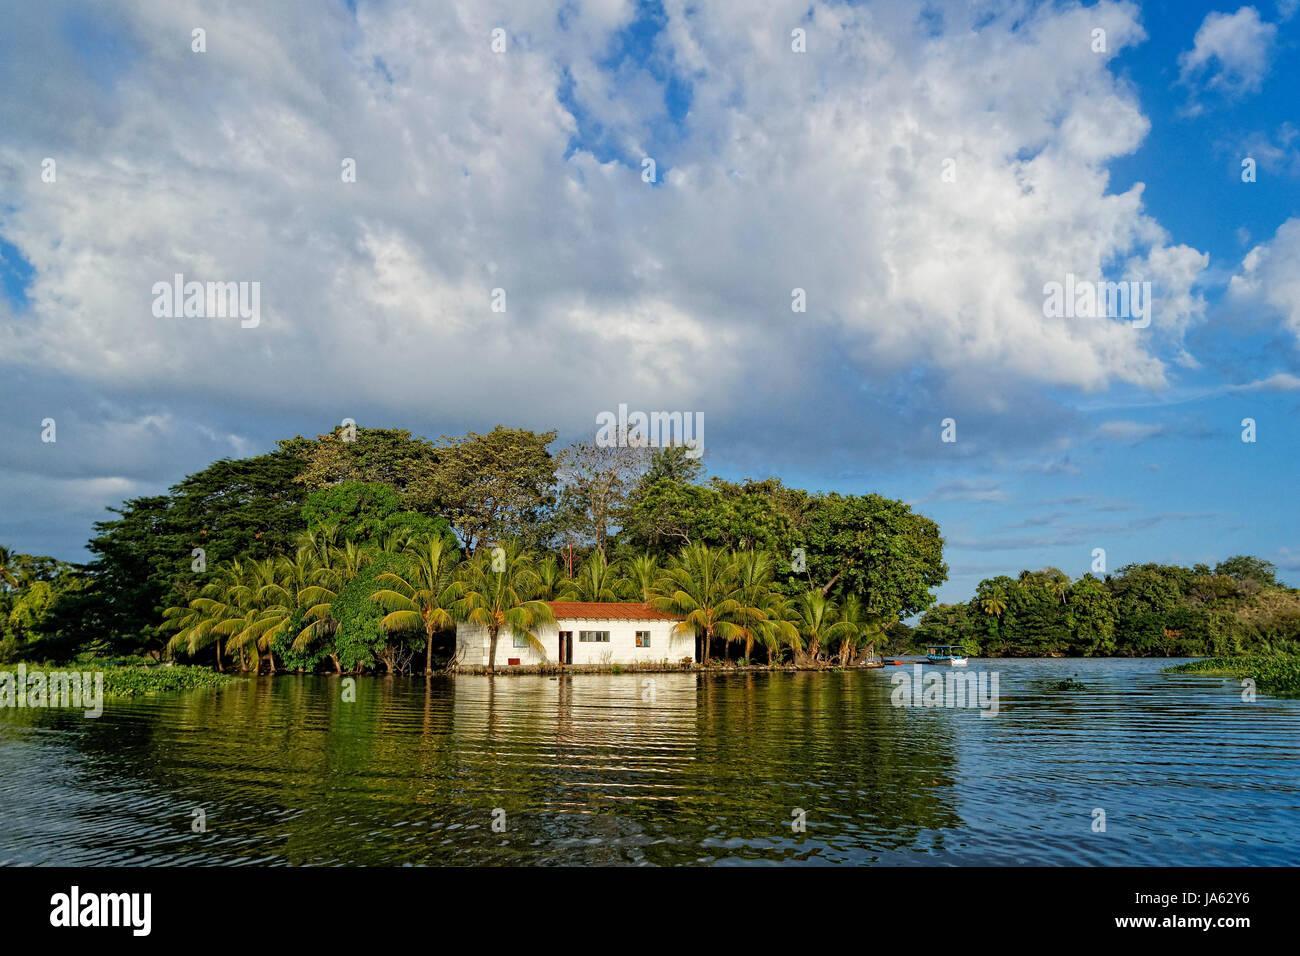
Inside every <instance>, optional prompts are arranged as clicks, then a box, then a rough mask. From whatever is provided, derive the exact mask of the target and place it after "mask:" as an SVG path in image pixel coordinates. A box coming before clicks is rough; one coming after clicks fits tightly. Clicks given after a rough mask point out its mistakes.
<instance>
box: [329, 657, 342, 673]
mask: <svg viewBox="0 0 1300 956" xmlns="http://www.w3.org/2000/svg"><path fill="white" fill-rule="evenodd" d="M330 660H332V661H333V662H334V673H336V674H342V673H343V667H342V666H341V665H340V664H339V656H338V655H337V654H331V655H330Z"/></svg>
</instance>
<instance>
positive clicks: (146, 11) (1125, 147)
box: [0, 0, 1300, 600]
mask: <svg viewBox="0 0 1300 956" xmlns="http://www.w3.org/2000/svg"><path fill="white" fill-rule="evenodd" d="M442 6H443V7H444V8H445V9H443V10H442V11H441V15H439V16H435V17H430V16H428V15H427V14H420V13H419V12H418V11H416V10H413V9H411V8H408V6H407V5H406V4H403V3H399V2H373V3H368V2H366V0H361V2H358V3H348V4H336V5H334V6H333V7H325V8H322V10H321V11H317V12H316V13H314V14H312V15H310V16H309V15H308V14H307V13H305V12H300V11H291V10H255V11H244V12H242V13H240V14H239V15H238V16H236V15H235V14H234V13H232V12H230V11H228V10H225V9H223V8H216V7H211V8H210V7H208V6H206V5H204V4H201V3H195V4H181V5H168V4H141V5H137V6H134V7H132V8H130V9H127V10H116V9H106V8H104V7H103V6H102V5H98V4H88V3H71V2H69V3H64V2H59V3H54V4H52V5H51V6H50V7H49V8H48V13H40V14H39V15H38V12H37V11H34V10H22V9H20V10H18V11H16V12H15V13H14V14H13V18H12V19H13V23H12V24H11V29H8V30H7V31H6V32H5V34H4V35H0V81H2V82H3V83H4V84H5V88H6V89H9V90H21V91H23V95H22V96H10V97H7V98H6V100H5V102H4V104H3V105H0V130H3V132H2V133H0V190H3V193H4V196H3V199H0V383H3V384H0V392H2V393H3V397H4V401H5V406H6V408H7V409H8V410H9V414H7V415H6V416H5V420H4V423H3V424H2V425H0V429H3V432H2V433H0V441H3V447H5V448H6V449H7V450H8V452H9V453H8V454H6V455H5V456H4V457H3V458H0V494H2V495H3V497H4V499H5V501H6V502H7V503H8V507H6V508H5V509H4V511H3V513H0V541H2V542H4V543H5V544H7V545H9V546H11V547H15V548H18V549H20V550H23V551H31V552H38V553H51V554H55V555H57V556H59V557H63V558H68V559H74V560H75V559H78V558H80V557H81V556H82V555H83V554H84V552H83V551H82V550H81V548H82V545H83V544H84V542H85V540H86V538H87V537H88V535H89V532H90V528H91V523H92V522H93V521H94V520H96V519H97V518H99V517H102V516H103V515H104V511H103V509H104V508H105V507H108V506H111V505H115V504H117V503H119V502H120V501H121V500H123V499H124V498H126V497H131V496H134V495H139V494H146V493H151V492H154V491H156V490H159V489H161V488H164V487H166V486H168V485H170V484H172V483H174V482H175V481H177V480H179V479H180V478H181V477H183V476H184V475H185V474H187V473H189V472H191V471H194V470H196V469H197V468H199V467H202V466H203V465H204V464H206V463H207V462H209V461H211V460H213V459H214V458H217V457H222V456H228V455H243V454H253V453H256V452H259V451H262V450H266V449H269V448H270V447H272V445H273V442H274V440H275V439H277V438H281V437H286V436H288V435H292V434H296V433H302V434H315V433H317V432H320V431H324V430H326V429H328V428H329V427H331V426H332V425H333V424H335V423H337V422H338V421H340V420H342V419H343V418H345V417H350V418H354V419H356V420H357V421H359V422H360V423H361V424H363V425H369V424H374V425H395V426H401V427H408V428H410V429H412V430H413V431H416V432H419V433H422V434H426V435H429V436H431V437H436V436H437V435H439V434H443V433H452V434H454V433H457V432H461V431H463V430H465V429H468V428H475V429H485V428H490V427H491V426H492V425H494V424H496V423H498V422H504V423H508V424H516V425H525V426H528V427H536V428H550V427H556V428H558V429H559V430H560V434H561V440H562V441H564V442H567V441H571V440H576V439H578V438H582V437H589V436H590V434H591V432H592V431H593V429H594V420H595V416H596V415H597V414H598V413H599V412H601V411H603V410H609V409H615V408H617V407H618V404H619V403H622V402H626V403H628V404H629V405H630V406H631V407H633V408H638V407H639V408H645V409H681V410H692V411H696V410H698V411H702V412H703V413H704V416H705V420H706V439H705V443H706V446H707V458H706V461H707V464H708V466H709V468H710V470H711V471H712V472H714V473H717V474H721V475H724V476H726V477H731V478H741V477H765V476H767V475H769V474H775V475H778V476H780V477H781V478H782V479H784V480H785V481H786V482H787V483H790V484H795V485H800V486H803V487H809V488H815V489H823V490H839V491H845V492H869V491H876V492H879V493H881V494H885V495H889V496H892V497H898V498H902V499H904V500H907V501H909V502H911V503H913V504H914V505H915V506H916V507H917V508H918V509H919V510H921V511H922V512H924V513H926V514H928V515H931V516H932V517H934V518H936V519H937V520H938V521H939V522H940V524H941V527H942V528H943V531H944V535H945V538H946V539H947V542H948V546H947V559H948V561H949V564H950V565H951V567H952V573H951V577H950V581H949V583H948V584H947V585H945V586H944V588H943V589H942V590H941V592H940V595H941V597H942V598H944V599H948V600H958V599H962V598H964V597H965V596H967V595H968V594H969V593H970V592H971V590H972V589H973V587H974V585H975V583H976V582H977V581H978V580H979V579H980V578H981V577H985V576H989V575H992V574H996V573H1011V574H1014V573H1016V572H1018V571H1019V570H1020V569H1022V568H1038V567H1043V566H1047V565H1054V566H1057V567H1060V568H1062V569H1063V570H1065V571H1067V572H1068V573H1070V574H1071V575H1078V574H1081V573H1083V572H1084V571H1086V570H1088V567H1089V565H1090V563H1091V561H1092V552H1093V549H1094V548H1104V549H1105V550H1106V553H1107V558H1106V561H1107V565H1108V567H1109V568H1111V569H1114V568H1117V567H1119V566H1121V565H1123V564H1126V563H1129V562H1133V561H1167V562H1177V563H1187V564H1190V563H1195V562H1207V563H1213V562H1215V561H1217V560H1221V559H1222V558H1224V557H1227V556H1229V555H1231V554H1236V553H1254V554H1259V555H1261V556H1263V557H1265V558H1268V559H1270V560H1273V561H1275V562H1276V563H1277V564H1278V565H1279V567H1280V568H1281V571H1282V576H1283V577H1284V578H1285V579H1287V580H1289V581H1291V582H1292V583H1295V584H1300V535H1298V534H1297V532H1298V531H1300V526H1298V522H1297V518H1296V512H1295V508H1294V506H1293V504H1292V501H1291V495H1290V491H1291V489H1292V487H1294V485H1295V483H1296V482H1295V477H1296V475H1295V471H1296V466H1295V464H1294V463H1295V461H1296V455H1295V451H1296V449H1297V448H1298V447H1300V425H1298V424H1297V421H1298V419H1300V416H1298V414H1297V413H1298V412H1300V356H1298V354H1297V340H1298V337H1300V285H1298V284H1297V280H1296V278H1295V277H1296V276H1297V275H1298V274H1300V272H1298V270H1297V268H1296V267H1297V264H1300V262H1298V260H1300V116H1298V115H1297V108H1296V104H1297V103H1298V102H1300V96H1297V84H1296V81H1295V77H1296V76H1297V75H1300V30H1298V29H1297V24H1300V15H1297V11H1296V6H1297V4H1296V3H1294V2H1283V3H1280V4H1279V3H1275V2H1272V0H1268V2H1261V3H1258V4H1255V5H1253V6H1251V5H1235V4H1215V3H1200V2H1183V3H1172V2H1170V3H1155V2H1153V3H1142V4H1136V3H1135V4H1125V3H1119V4H1116V3H1102V4H1083V5H1081V4H1074V3H975V4H972V3H966V2H952V3H942V2H934V3H930V4H926V5H925V6H924V8H923V9H921V10H918V5H916V4H914V3H904V2H901V0H900V2H896V3H875V2H871V3H862V4H835V3H831V4H821V3H816V4H809V3H804V2H800V3H780V2H778V3H774V4H772V5H770V8H768V7H767V6H766V5H765V8H764V10H763V11H762V12H761V13H755V12H753V9H752V6H746V5H742V4H731V3H726V2H719V3H716V4H709V5H707V6H706V7H703V8H701V7H699V6H691V5H687V4H682V3H667V4H658V3H655V4H645V3H643V4H633V3H627V2H621V0H572V2H567V3H563V4H555V5H549V6H548V5H544V4H536V5H529V7H530V9H528V10H526V11H521V10H518V9H515V6H517V5H512V4H507V3H500V4H497V3H493V2H486V3H468V2H466V3H463V4H459V3H453V2H450V0H448V2H446V3H444V4H443V5H442ZM195 27H201V28H203V29H204V30H205V31H206V34H205V37H206V47H207V48H206V51H205V52H203V53H196V52H195V51H194V50H193V49H192V46H191V43H192V33H191V31H192V30H193V29H194V28H195ZM497 28H500V29H504V30H505V31H506V36H507V38H508V43H507V48H506V50H505V51H504V52H503V53H494V52H493V51H492V50H491V48H490V40H491V35H492V30H493V29H497ZM1097 28H1101V29H1104V30H1105V31H1106V39H1107V48H1106V49H1105V50H1104V51H1097V50H1095V49H1093V48H1092V45H1093V44H1094V34H1093V31H1094V30H1095V29H1097ZM794 29H802V30H804V31H805V42H806V48H805V52H803V53H797V52H795V51H794V50H793V49H792V48H791V31H792V30H794ZM345 157H350V158H353V159H355V161H356V167H357V170H358V176H357V181H356V182H355V183H348V184H344V183H343V182H342V181H341V180H340V176H339V168H340V162H341V161H342V160H343V159H344V158H345ZM644 157H651V158H653V159H654V162H655V169H656V179H655V181H654V182H653V183H646V182H644V181H643V179H642V176H641V173H642V168H643V167H642V159H643V158H644ZM1246 157H1251V158H1253V159H1254V160H1255V163H1256V181H1255V182H1249V183H1248V182H1243V181H1242V166H1241V163H1242V160H1243V159H1244V158H1246ZM47 158H52V159H54V160H55V162H56V164H57V170H58V176H57V180H56V181H55V182H53V183H50V182H44V181H42V178H41V171H42V161H43V160H44V159H47ZM948 159H952V160H953V161H954V162H955V169H956V176H957V180H956V182H955V183H952V182H946V181H944V180H943V179H942V178H941V177H940V170H941V168H942V164H943V163H944V161H945V160H948ZM176 272H183V273H184V274H185V275H186V276H187V278H194V279H199V280H249V281H259V282H261V283H262V302H263V310H264V313H263V316H262V321H261V323H260V324H259V326H258V327H257V328H255V329H240V328H239V324H238V322H234V323H231V322H229V321H227V320H222V319H197V320H195V319H191V320H160V319H158V318H156V317H155V316H154V315H153V314H152V313H151V311H150V303H151V294H150V290H151V289H152V286H153V283H154V282H156V281H159V280H170V278H171V276H172V275H173V274H175V273H176ZM1066 273H1073V274H1076V275H1078V276H1079V277H1081V278H1092V279H1096V280H1101V279H1111V280H1115V279H1119V278H1122V277H1129V278H1132V279H1135V280H1145V281H1151V282H1152V283H1153V286H1154V290H1155V291H1154V295H1155V312H1154V320H1153V322H1152V324H1151V326H1150V327H1149V328H1145V329H1132V328H1129V327H1128V326H1127V324H1126V323H1125V322H1123V321H1122V320H1119V319H1106V318H1102V319H1097V320H1073V321H1071V320H1061V319H1053V318H1045V317H1044V316H1043V314H1042V311H1041V308H1040V307H1041V304H1042V295H1041V288H1042V285H1043V283H1044V282H1045V281H1049V280H1055V279H1060V278H1062V277H1063V276H1064V275H1065V274H1066ZM495 288H503V289H505V290H506V291H507V294H508V297H509V303H510V304H509V307H508V309H507V311H506V312H505V313H494V312H492V311H491V309H490V308H489V307H488V302H489V297H490V293H491V290H493V289H495ZM795 288H801V289H804V290H805V291H806V295H807V298H808V302H809V306H808V311H807V312H806V313H792V312H791V310H790V302H791V292H792V290H793V289H795ZM521 370H522V374H521ZM46 417H54V418H55V419H56V420H57V421H58V441H57V442H56V443H55V444H53V445H50V444H45V443H42V442H41V441H40V438H39V436H40V422H41V421H42V419H44V418H46ZM950 417H951V418H953V419H955V420H956V422H957V435H958V439H957V441H956V442H955V443H945V442H942V441H940V431H941V422H942V421H943V420H944V419H945V418H950ZM1246 418H1251V419H1253V420H1254V421H1255V422H1256V428H1257V440H1256V441H1255V442H1253V443H1246V442H1243V441H1242V440H1241V434H1242V426H1241V422H1242V420H1243V419H1246Z"/></svg>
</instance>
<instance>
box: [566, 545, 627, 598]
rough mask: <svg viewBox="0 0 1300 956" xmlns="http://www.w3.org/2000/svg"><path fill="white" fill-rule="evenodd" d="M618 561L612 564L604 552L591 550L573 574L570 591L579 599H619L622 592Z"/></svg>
mask: <svg viewBox="0 0 1300 956" xmlns="http://www.w3.org/2000/svg"><path fill="white" fill-rule="evenodd" d="M618 574H619V567H618V564H617V562H616V563H614V564H610V563H609V562H608V561H607V560H606V559H605V554H604V552H602V551H600V550H599V549H598V550H596V551H593V552H591V554H590V555H589V556H588V557H587V560H586V561H584V562H582V567H581V568H579V569H578V573H577V574H575V575H574V576H573V580H572V581H571V582H569V583H570V587H569V588H567V590H568V592H569V593H571V594H572V595H573V597H574V598H576V599H577V600H579V601H617V600H618V599H619V598H620V597H622V594H620V593H619V592H620V591H621V590H622V588H621V587H620V585H621V583H622V582H621V581H620V580H619V577H618Z"/></svg>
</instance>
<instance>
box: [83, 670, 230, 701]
mask: <svg viewBox="0 0 1300 956" xmlns="http://www.w3.org/2000/svg"><path fill="white" fill-rule="evenodd" d="M94 669H95V670H102V671H103V672H104V696H105V697H141V696H148V695H152V694H166V693H173V692H175V691H182V690H196V689H197V688H200V687H224V686H225V685H227V684H233V683H234V682H236V681H238V680H239V678H238V677H231V676H230V675H228V674H218V673H217V672H216V671H214V670H212V669H211V668H208V667H195V666H187V665H183V664H176V665H173V666H171V667H160V666H153V667H115V666H108V667H94Z"/></svg>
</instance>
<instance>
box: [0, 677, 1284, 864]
mask: <svg viewBox="0 0 1300 956" xmlns="http://www.w3.org/2000/svg"><path fill="white" fill-rule="evenodd" d="M1170 663H1174V662H1171V661H1168V660H992V661H991V660H972V661H971V663H970V667H969V669H968V670H970V671H972V672H976V673H979V672H989V673H992V672H996V673H997V675H998V689H999V707H998V713H997V715H996V716H993V717H981V716H980V713H979V711H978V710H974V709H951V708H903V707H895V706H892V705H891V691H892V690H893V685H892V684H891V673H892V672H895V671H897V670H899V669H898V668H885V669H882V670H875V671H857V672H846V673H839V674H833V673H795V674H787V673H778V674H744V675H730V676H718V675H698V674H690V673H683V674H656V675H630V674H629V675H609V676H590V675H579V676H573V677H569V678H561V679H551V678H547V677H541V676H534V677H499V678H497V679H496V680H495V681H493V680H490V679H488V678H483V677H457V678H446V677H438V678H435V679H433V680H431V681H427V682H426V681H425V680H424V679H423V678H413V679H412V678H397V679H384V678H359V679H358V680H357V682H356V695H357V699H356V701H355V702H354V703H345V702H343V701H342V699H341V697H342V695H341V693H340V691H341V686H340V681H339V679H338V678H336V677H277V678H260V679H256V680H250V681H247V682H245V683H244V684H241V685H239V686H236V687H231V688H228V689H223V690H221V691H211V690H205V691H199V692H194V693H190V694H183V695H166V696H160V697H153V698H143V699H129V700H127V699H109V700H108V701H107V702H106V707H105V712H104V714H103V716H102V717H100V718H99V719H97V720H88V719H86V718H84V717H83V716H81V714H80V712H78V711H30V710H23V711H17V710H0V863H8V864H15V863H33V864H63V865H81V864H235V863H247V864H372V865H373V864H385V865H394V864H534V863H566V864H584V865H592V864H749V863H847V864H870V863H879V864H886V865H934V864H945V865H950V864H1049V865H1055V864H1066V865H1071V864H1138V865H1148V864H1150V865H1179V864H1196V865H1226V864H1270V865H1282V864H1292V865H1294V864H1296V863H1297V862H1300V848H1298V844H1300V701H1294V700H1276V699H1272V698H1268V697H1263V696H1261V697H1259V698H1258V699H1257V700H1256V701H1255V702H1254V703H1246V702H1243V701H1242V699H1241V688H1240V686H1239V684H1237V683H1233V682H1227V681H1222V680H1218V679H1212V678H1204V677H1194V676H1190V675H1171V674H1162V673H1160V670H1161V669H1162V668H1163V667H1167V666H1168V665H1169V664H1170ZM906 670H907V671H908V672H909V673H910V672H911V668H910V667H908V668H907V669H906ZM929 670H931V668H928V667H927V668H926V671H927V672H928V671H929ZM945 672H946V671H945ZM648 676H649V677H651V679H652V680H653V684H652V685H648V684H646V683H645V682H646V680H647V677H648ZM1071 676H1072V677H1074V678H1075V679H1076V680H1078V681H1081V682H1082V683H1083V684H1084V685H1085V686H1084V689H1081V690H1079V689H1076V690H1071V691H1059V690H1052V689H1050V688H1049V687H1048V685H1047V682H1048V681H1051V680H1059V679H1061V678H1064V677H1071ZM196 809H201V810H202V811H203V814H204V815H205V819H206V832H204V833H195V832H192V823H193V822H194V820H195V819H196V817H195V814H194V811H195V810H196ZM800 810H802V811H803V816H802V817H801V816H800V815H799V813H798V811H800ZM1095 810H1104V811H1105V832H1094V811H1095ZM800 819H802V820H804V822H805V824H804V827H803V829H802V832H798V831H797V830H796V828H795V827H794V826H792V824H797V823H798V822H799V820H800ZM494 820H496V821H498V823H497V827H498V829H500V827H501V826H504V832H496V831H494V829H493V823H494Z"/></svg>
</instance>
